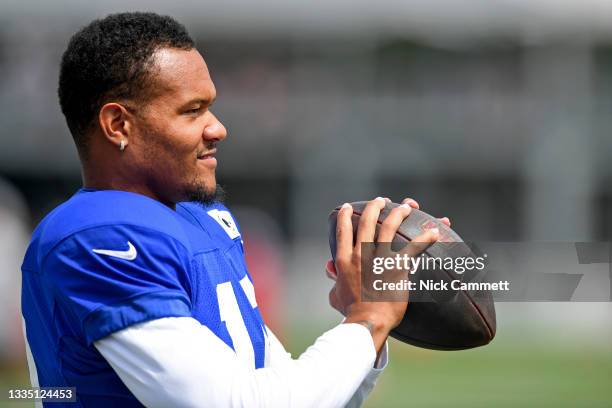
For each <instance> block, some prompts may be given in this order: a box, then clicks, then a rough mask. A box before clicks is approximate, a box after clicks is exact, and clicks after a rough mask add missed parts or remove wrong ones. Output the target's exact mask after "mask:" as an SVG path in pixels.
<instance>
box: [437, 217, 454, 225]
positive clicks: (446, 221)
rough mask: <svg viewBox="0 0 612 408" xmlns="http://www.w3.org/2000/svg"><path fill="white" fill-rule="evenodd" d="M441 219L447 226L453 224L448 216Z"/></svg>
mask: <svg viewBox="0 0 612 408" xmlns="http://www.w3.org/2000/svg"><path fill="white" fill-rule="evenodd" d="M438 219H439V220H440V222H441V223H442V224H444V225H446V226H447V227H450V226H451V222H450V219H449V218H448V217H442V218H438Z"/></svg>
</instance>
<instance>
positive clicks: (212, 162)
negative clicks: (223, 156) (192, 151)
mask: <svg viewBox="0 0 612 408" xmlns="http://www.w3.org/2000/svg"><path fill="white" fill-rule="evenodd" d="M216 154H217V149H211V150H207V151H204V152H201V153H198V156H197V158H198V162H201V163H202V164H205V165H206V166H207V167H216V166H217V159H216V158H215V155H216Z"/></svg>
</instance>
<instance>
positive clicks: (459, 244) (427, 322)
mask: <svg viewBox="0 0 612 408" xmlns="http://www.w3.org/2000/svg"><path fill="white" fill-rule="evenodd" d="M366 204H367V202H366V201H359V202H354V203H351V205H352V206H353V219H352V221H353V230H354V231H356V230H357V226H358V224H359V217H360V216H361V213H362V212H363V209H364V208H365V206H366ZM398 205H399V204H395V203H387V205H386V206H385V208H384V209H383V210H382V211H381V213H380V217H379V219H378V226H377V232H378V228H379V227H380V225H381V223H382V221H384V219H385V218H386V217H387V215H389V212H390V211H391V209H393V208H394V207H396V206H398ZM339 209H340V207H337V208H335V209H334V210H333V211H332V212H331V214H330V215H329V246H330V250H331V253H332V257H333V258H334V259H335V255H336V217H337V216H338V210H339ZM432 226H435V227H437V228H438V229H439V230H440V240H439V242H436V243H434V244H433V245H431V246H429V247H428V248H427V249H426V250H425V252H424V256H425V257H439V258H445V259H446V258H458V257H476V256H477V254H476V253H477V252H478V250H477V248H475V247H474V246H473V245H468V244H466V243H464V241H463V240H462V239H461V237H459V235H458V234H457V233H456V232H455V231H453V230H452V229H451V228H449V227H448V226H446V225H445V224H443V223H441V222H440V221H439V220H438V219H437V218H435V217H432V216H431V215H429V214H427V213H425V212H423V211H420V210H416V209H413V210H412V212H411V213H410V215H409V216H408V217H407V218H406V219H405V220H404V221H403V222H402V224H401V225H400V228H399V229H398V231H397V233H396V234H395V237H394V239H393V243H394V245H396V244H399V245H402V244H406V243H407V242H409V241H412V240H413V239H414V238H415V237H416V236H418V235H419V234H421V233H422V232H423V230H424V229H426V228H431V227H432ZM426 272H427V276H426V278H427V279H432V280H434V281H445V282H449V283H450V282H451V280H453V279H456V278H457V277H458V275H457V274H456V273H455V271H452V270H447V269H443V268H437V269H433V270H427V271H426ZM422 279H425V276H423V274H422V273H421V272H416V273H415V274H414V275H411V276H410V280H411V281H412V280H415V281H418V280H422ZM461 279H462V281H466V280H468V281H470V282H476V281H479V280H484V274H482V273H480V274H477V273H464V274H462V275H461ZM495 330H496V322H495V304H494V301H493V297H492V295H491V293H490V292H488V291H478V292H476V291H470V290H453V291H444V292H440V291H435V290H431V291H430V290H417V291H410V296H409V304H408V308H407V310H406V314H405V315H404V318H403V319H402V321H401V323H400V324H399V326H397V327H396V328H395V329H394V330H393V331H392V332H391V336H392V337H394V338H396V339H397V340H400V341H403V342H405V343H408V344H412V345H414V346H418V347H424V348H428V349H435V350H462V349H468V348H473V347H478V346H483V345H485V344H488V343H489V342H490V341H491V340H493V337H494V336H495Z"/></svg>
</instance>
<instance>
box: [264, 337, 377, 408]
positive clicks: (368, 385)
mask: <svg viewBox="0 0 612 408" xmlns="http://www.w3.org/2000/svg"><path fill="white" fill-rule="evenodd" d="M268 335H269V339H270V348H269V353H270V367H272V368H274V367H279V366H282V365H283V364H285V363H287V362H289V361H293V360H291V354H289V353H288V352H287V351H286V350H285V348H284V347H283V345H282V343H281V342H280V341H279V340H278V338H277V337H276V336H275V335H274V333H272V331H271V330H269V329H268ZM388 349H389V345H388V343H385V346H384V347H383V349H382V351H381V353H380V356H379V357H378V359H377V360H376V362H375V364H374V367H373V368H370V370H369V372H368V374H367V375H366V376H365V378H364V379H363V381H362V382H361V384H359V387H358V388H357V390H356V391H355V393H354V394H353V395H352V397H351V399H350V400H349V402H348V403H347V404H346V405H345V407H351V408H352V407H360V406H361V405H362V404H363V402H364V401H365V400H366V398H367V397H368V395H370V392H372V389H373V388H374V386H375V385H376V381H377V380H378V377H379V376H380V374H381V373H382V372H383V370H384V369H385V367H386V366H387V363H388Z"/></svg>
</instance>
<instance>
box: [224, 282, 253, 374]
mask: <svg viewBox="0 0 612 408" xmlns="http://www.w3.org/2000/svg"><path fill="white" fill-rule="evenodd" d="M240 286H241V287H242V290H243V291H244V293H245V295H246V297H247V299H249V303H250V304H251V307H252V308H253V309H254V308H256V307H257V302H256V301H255V288H253V284H252V283H251V281H250V280H249V278H247V277H246V276H245V277H244V278H242V280H240ZM217 300H218V301H219V313H220V314H221V321H222V322H225V325H226V327H227V331H228V332H229V335H230V337H231V338H232V343H233V344H234V351H235V352H236V355H237V356H238V358H239V359H240V360H242V361H244V362H245V363H246V364H248V365H250V366H253V364H255V352H254V351H253V344H252V343H251V337H250V336H249V332H248V331H247V328H246V325H245V324H244V320H243V318H242V314H241V313H240V307H239V306H238V300H236V294H235V293H234V289H233V288H232V283H231V282H223V283H219V284H218V285H217Z"/></svg>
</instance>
